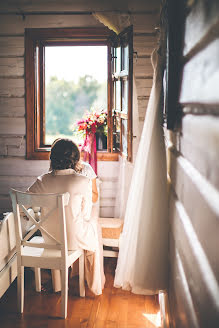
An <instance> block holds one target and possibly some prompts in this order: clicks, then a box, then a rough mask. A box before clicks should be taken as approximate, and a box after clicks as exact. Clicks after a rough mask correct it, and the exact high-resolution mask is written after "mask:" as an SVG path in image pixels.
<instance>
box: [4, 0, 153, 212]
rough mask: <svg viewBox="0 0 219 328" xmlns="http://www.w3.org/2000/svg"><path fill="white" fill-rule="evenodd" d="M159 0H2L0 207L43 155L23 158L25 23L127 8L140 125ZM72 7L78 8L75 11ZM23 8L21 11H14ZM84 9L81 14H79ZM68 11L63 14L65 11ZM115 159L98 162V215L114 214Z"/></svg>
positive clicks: (81, 19)
mask: <svg viewBox="0 0 219 328" xmlns="http://www.w3.org/2000/svg"><path fill="white" fill-rule="evenodd" d="M158 4H159V1H158V0H157V1H146V2H145V3H143V2H142V1H128V2H126V3H125V4H124V2H123V1H119V2H118V1H110V2H108V3H106V2H102V1H100V0H92V1H83V2H81V1H79V0H78V1H74V2H72V1H69V0H66V1H65V2H64V3H63V2H62V1H55V0H53V1H44V0H43V1H41V0H37V1H36V0H35V1H24V0H17V1H2V2H1V3H0V211H8V210H10V209H11V205H10V200H9V197H8V191H9V188H10V187H14V188H17V189H22V190H25V189H26V188H27V187H28V186H29V185H30V184H31V183H32V182H33V181H34V180H35V178H36V177H37V176H38V175H41V174H42V173H44V172H46V171H47V170H48V167H49V163H48V161H31V160H26V159H25V152H26V139H25V135H26V130H25V129H26V127H25V126H26V122H25V81H24V56H25V54H24V29H25V28H39V27H41V28H55V27H77V26H85V27H89V26H102V24H101V23H99V22H98V21H97V20H96V19H95V18H94V17H93V16H92V15H90V14H88V12H90V11H94V10H106V11H109V10H115V9H116V10H121V11H122V12H123V11H124V13H127V10H129V11H131V12H132V14H131V16H130V22H131V23H132V24H133V25H134V51H136V52H137V53H138V58H137V59H135V61H134V74H135V77H136V83H137V92H138V108H139V109H137V111H138V116H139V123H140V125H141V127H140V128H142V124H143V120H144V116H145V112H146V105H147V101H148V96H149V93H150V88H151V85H152V68H151V64H150V54H151V51H152V49H153V48H154V46H155V45H156V37H155V32H154V27H155V26H156V22H157V16H158ZM73 11H81V14H80V15H74V14H73V13H72V12H73ZM22 12H25V15H23V16H22V15H18V13H22ZM83 12H84V14H83ZM67 13H68V14H67ZM119 165H120V164H119V162H99V163H98V172H99V175H100V178H101V180H102V184H101V185H100V189H101V195H100V207H101V215H102V216H113V215H114V209H115V200H116V194H117V191H118V170H119Z"/></svg>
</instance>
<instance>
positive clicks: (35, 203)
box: [10, 189, 70, 258]
mask: <svg viewBox="0 0 219 328" xmlns="http://www.w3.org/2000/svg"><path fill="white" fill-rule="evenodd" d="M10 196H11V200H12V207H13V213H14V217H15V230H16V243H17V253H18V255H19V253H20V252H21V248H22V247H23V246H28V247H37V248H44V249H56V250H57V249H58V250H61V256H62V257H65V258H66V254H67V238H66V220H65V209H64V207H65V206H66V205H68V202H69V197H70V195H69V193H68V192H67V193H63V194H33V193H30V192H21V191H18V190H15V189H11V191H10ZM29 207H40V208H45V207H46V208H47V209H49V210H48V211H47V213H46V215H45V216H44V217H42V216H41V217H40V218H39V220H36V219H35V218H34V217H33V216H32V215H31V214H30V213H29V212H28V208H29ZM20 210H21V211H22V212H23V213H24V214H25V215H26V216H27V217H28V219H29V220H31V221H32V223H33V228H32V229H31V230H30V231H29V232H28V233H27V234H26V236H24V237H22V229H21V219H20ZM56 210H58V216H59V220H60V240H57V239H56V238H55V237H54V236H53V235H52V234H51V233H50V232H49V231H47V230H46V229H45V228H44V227H43V226H42V224H43V223H44V222H45V221H46V220H47V219H48V218H49V217H50V216H51V214H52V213H53V212H54V211H56ZM37 230H40V231H41V233H43V234H44V235H46V236H47V237H48V239H49V240H50V241H51V243H45V242H44V243H39V244H38V243H33V242H31V241H29V239H30V238H31V237H32V236H33V234H34V233H35V232H36V231H37Z"/></svg>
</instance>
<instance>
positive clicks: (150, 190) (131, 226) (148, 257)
mask: <svg viewBox="0 0 219 328" xmlns="http://www.w3.org/2000/svg"><path fill="white" fill-rule="evenodd" d="M95 17H96V18H97V19H99V20H100V21H101V22H102V23H103V24H105V25H106V26H108V27H109V28H110V29H113V30H114V31H115V32H116V33H119V32H121V30H122V29H124V28H125V27H127V26H128V25H130V23H131V16H129V15H124V17H120V15H117V14H113V13H110V14H104V15H103V14H102V13H100V14H99V13H96V14H95ZM152 65H153V68H154V76H153V86H152V90H151V95H150V99H149V103H148V108H147V113H146V118H145V122H144V127H143V131H142V135H141V139H140V143H139V147H138V151H137V155H136V159H135V166H134V171H133V175H132V180H131V186H130V190H129V195H128V201H127V206H126V209H125V217H124V227H123V233H122V234H121V242H120V249H119V257H118V263H117V268H116V275H115V281H114V286H115V287H118V288H119V287H122V288H123V289H125V290H131V291H132V292H133V293H136V294H145V295H151V294H156V293H158V292H159V291H160V290H164V289H166V287H167V269H168V263H167V261H168V260H167V252H168V220H167V178H166V152H165V145H164V135H163V128H162V125H161V113H162V108H161V107H162V68H163V63H162V58H161V56H160V55H159V53H158V52H157V50H154V52H153V54H152ZM133 98H134V102H133V114H134V115H135V113H136V112H137V102H136V101H135V100H136V88H135V93H134V95H133ZM123 173H124V170H123ZM121 200H125V199H124V197H123V199H122V198H120V208H121V207H122V204H121Z"/></svg>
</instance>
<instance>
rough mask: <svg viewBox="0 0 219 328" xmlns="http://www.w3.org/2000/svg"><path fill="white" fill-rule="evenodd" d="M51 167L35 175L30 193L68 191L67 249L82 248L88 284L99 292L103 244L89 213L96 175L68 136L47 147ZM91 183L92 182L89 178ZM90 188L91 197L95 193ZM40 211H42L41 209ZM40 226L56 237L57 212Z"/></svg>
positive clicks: (55, 283)
mask: <svg viewBox="0 0 219 328" xmlns="http://www.w3.org/2000/svg"><path fill="white" fill-rule="evenodd" d="M50 160H51V171H50V172H48V173H46V174H44V175H42V176H40V177H38V178H37V180H36V181H35V182H34V184H33V185H32V186H31V187H30V188H29V191H30V192H34V193H64V192H69V194H70V199H69V204H68V205H67V206H66V208H65V213H66V231H67V243H68V249H69V250H75V249H77V248H79V247H80V248H83V249H84V250H86V252H85V277H86V280H87V284H88V287H89V288H90V289H91V291H92V292H93V293H94V294H96V295H100V294H102V289H103V287H104V283H105V276H104V272H103V245H102V240H101V230H100V227H99V226H98V222H97V218H96V217H95V216H91V211H92V180H94V179H95V178H96V175H95V173H94V172H93V175H92V174H91V173H92V168H91V167H89V166H88V165H89V164H82V163H81V162H80V152H79V149H78V147H77V146H76V145H75V144H74V143H73V142H72V141H71V140H68V139H58V140H56V142H55V143H54V144H53V146H52V148H51V155H50ZM93 184H95V183H94V182H93ZM97 195H98V194H97V190H96V191H95V186H94V192H93V200H95V198H96V197H97ZM42 214H43V213H42ZM43 225H44V228H45V229H46V230H47V231H48V232H49V233H51V234H52V235H53V236H54V237H55V238H56V239H59V222H58V216H57V213H53V214H51V216H50V217H49V218H48V219H47V220H46V221H45V223H44V224H43ZM43 237H44V239H45V241H46V242H49V241H48V240H47V237H46V236H43ZM52 277H53V286H54V289H55V291H59V290H60V289H61V282H60V272H59V271H57V270H53V272H52Z"/></svg>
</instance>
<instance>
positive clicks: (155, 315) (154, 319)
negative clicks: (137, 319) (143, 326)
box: [142, 311, 161, 327]
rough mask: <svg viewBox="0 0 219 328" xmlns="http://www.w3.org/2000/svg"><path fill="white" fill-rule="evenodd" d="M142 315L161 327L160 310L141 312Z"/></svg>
mask: <svg viewBox="0 0 219 328" xmlns="http://www.w3.org/2000/svg"><path fill="white" fill-rule="evenodd" d="M142 315H143V316H144V317H145V318H146V319H147V320H148V321H150V322H151V323H152V324H153V325H154V326H155V327H161V316H160V311H159V312H157V313H142Z"/></svg>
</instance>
